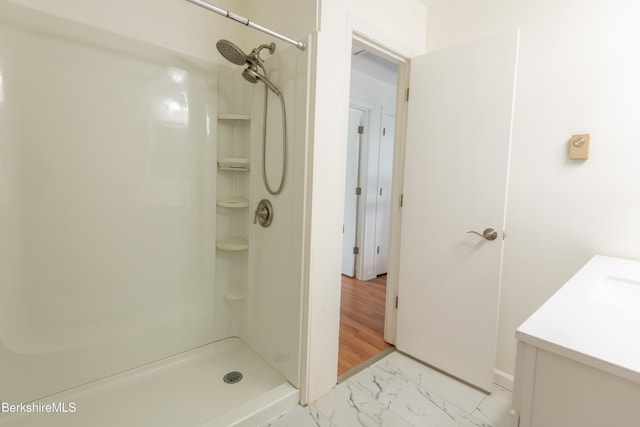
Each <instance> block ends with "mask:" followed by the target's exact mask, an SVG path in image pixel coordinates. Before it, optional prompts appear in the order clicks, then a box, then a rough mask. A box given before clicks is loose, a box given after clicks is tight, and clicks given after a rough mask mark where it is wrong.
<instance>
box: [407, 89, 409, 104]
mask: <svg viewBox="0 0 640 427" xmlns="http://www.w3.org/2000/svg"><path fill="white" fill-rule="evenodd" d="M407 102H409V88H407Z"/></svg>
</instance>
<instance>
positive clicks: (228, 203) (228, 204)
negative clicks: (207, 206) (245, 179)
mask: <svg viewBox="0 0 640 427" xmlns="http://www.w3.org/2000/svg"><path fill="white" fill-rule="evenodd" d="M216 205H218V206H219V207H221V208H230V209H239V208H248V207H249V200H247V199H243V198H242V197H230V198H228V199H220V200H218V201H217V202H216Z"/></svg>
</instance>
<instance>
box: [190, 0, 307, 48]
mask: <svg viewBox="0 0 640 427" xmlns="http://www.w3.org/2000/svg"><path fill="white" fill-rule="evenodd" d="M186 1H188V2H189V3H193V4H195V5H197V6H200V7H202V8H205V9H207V10H210V11H211V12H215V13H217V14H218V15H222V16H224V17H226V18H229V19H233V20H234V21H236V22H239V23H240V24H243V25H246V26H247V27H249V28H254V29H256V30H258V31H262V32H263V33H265V34H269V35H270V36H272V37H275V38H277V39H280V40H282V41H285V42H287V43H291V44H292V45H294V46H295V47H297V48H298V49H300V50H305V49H306V47H307V46H306V45H305V44H304V43H303V42H301V41H297V40H294V39H292V38H290V37H287V36H284V35H282V34H280V33H277V32H275V31H273V30H270V29H269V28H266V27H263V26H262V25H259V24H256V23H255V22H251V21H250V20H248V19H247V18H245V17H243V16H240V15H236V14H235V13H233V12H231V11H229V10H225V9H222V8H220V7H218V6H215V5H212V4H211V3H208V2H206V1H203V0H186Z"/></svg>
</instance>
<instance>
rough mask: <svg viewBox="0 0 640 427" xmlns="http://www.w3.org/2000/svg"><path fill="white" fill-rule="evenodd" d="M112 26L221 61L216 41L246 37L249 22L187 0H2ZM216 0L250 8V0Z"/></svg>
mask: <svg viewBox="0 0 640 427" xmlns="http://www.w3.org/2000/svg"><path fill="white" fill-rule="evenodd" d="M0 1H7V2H10V3H15V4H19V5H22V6H26V7H30V8H33V9H37V10H40V11H43V12H47V13H50V14H52V15H56V16H59V17H62V18H66V19H69V20H71V21H76V22H81V23H84V24H87V25H90V26H94V27H97V28H101V29H104V30H107V31H111V32H113V33H116V34H120V35H123V36H127V37H131V38H134V39H137V40H141V41H144V42H147V43H151V44H155V45H158V46H162V47H166V48H169V49H172V50H175V51H178V52H182V53H186V54H189V55H193V56H196V57H199V58H203V59H208V60H214V61H217V62H223V61H224V59H223V58H222V57H221V56H220V54H219V53H218V51H217V49H216V45H215V41H216V40H218V39H220V38H227V39H230V40H244V39H245V37H246V35H247V34H248V33H249V31H250V30H249V29H247V28H246V27H245V26H243V25H240V24H238V23H235V22H233V21H231V20H229V19H225V18H224V17H222V16H220V15H217V14H215V13H213V12H209V11H207V10H205V9H203V8H201V7H198V6H195V5H193V4H191V3H188V2H186V1H184V0H154V1H149V0H120V1H101V0H0ZM216 4H217V5H218V6H219V7H221V8H225V9H227V8H228V9H231V10H232V11H233V12H235V13H238V14H241V15H242V14H246V8H247V0H235V1H234V0H217V1H216Z"/></svg>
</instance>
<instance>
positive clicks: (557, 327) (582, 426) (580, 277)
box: [511, 255, 640, 427]
mask: <svg viewBox="0 0 640 427" xmlns="http://www.w3.org/2000/svg"><path fill="white" fill-rule="evenodd" d="M516 339H517V340H518V349H517V357H516V372H515V385H514V393H513V411H512V415H513V417H512V423H511V427H602V426H608V427H609V426H610V427H637V426H640V262H639V261H631V260H625V259H619V258H612V257H605V256H600V255H596V256H594V257H593V258H592V259H591V260H590V261H589V262H588V263H587V264H585V266H584V267H582V268H581V269H580V270H579V271H578V272H577V273H576V274H575V275H574V276H573V277H572V278H571V279H570V280H569V281H568V282H567V283H566V284H565V285H564V286H563V287H562V288H560V290H558V292H556V293H555V294H554V295H553V296H552V297H551V298H550V299H549V300H548V301H547V302H545V303H544V304H543V305H542V306H541V307H540V308H539V309H538V310H537V311H536V312H535V313H534V314H533V315H531V317H529V319H527V320H526V321H525V322H524V323H523V324H522V325H521V326H520V327H519V328H518V329H517V331H516Z"/></svg>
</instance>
